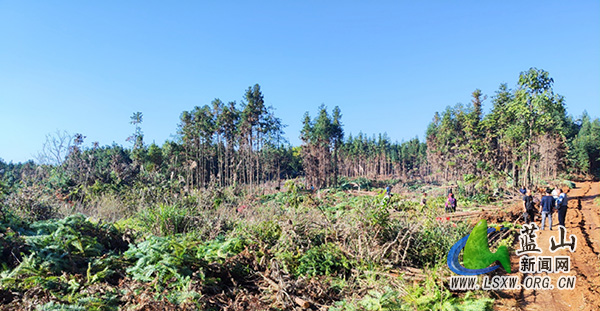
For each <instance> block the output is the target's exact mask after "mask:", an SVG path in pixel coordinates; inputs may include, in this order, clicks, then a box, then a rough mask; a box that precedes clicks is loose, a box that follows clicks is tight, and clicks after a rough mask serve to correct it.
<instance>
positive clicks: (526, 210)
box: [523, 189, 535, 224]
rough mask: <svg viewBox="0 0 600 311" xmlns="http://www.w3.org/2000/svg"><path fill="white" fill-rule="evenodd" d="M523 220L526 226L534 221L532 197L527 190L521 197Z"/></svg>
mask: <svg viewBox="0 0 600 311" xmlns="http://www.w3.org/2000/svg"><path fill="white" fill-rule="evenodd" d="M523 220H524V221H525V223H526V224H527V223H529V222H534V221H535V205H534V204H533V196H532V195H531V190H529V189H527V191H526V192H525V195H524V196H523Z"/></svg>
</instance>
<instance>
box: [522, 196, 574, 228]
mask: <svg viewBox="0 0 600 311" xmlns="http://www.w3.org/2000/svg"><path fill="white" fill-rule="evenodd" d="M519 191H520V192H521V193H522V194H523V220H524V221H525V223H530V222H534V221H535V214H537V212H538V209H539V211H540V212H541V216H542V219H541V220H542V230H545V229H544V228H545V224H546V219H548V222H549V227H550V230H552V214H553V213H554V212H558V223H559V225H561V226H564V225H565V217H566V215H567V194H566V193H564V192H563V191H562V189H561V188H560V187H558V186H555V187H554V189H551V188H550V187H547V188H546V189H545V191H542V192H543V193H542V194H541V198H538V197H534V196H533V194H532V192H531V189H527V188H525V187H522V188H521V189H520V190H519ZM536 205H538V206H539V208H538V207H536Z"/></svg>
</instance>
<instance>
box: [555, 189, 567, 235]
mask: <svg viewBox="0 0 600 311" xmlns="http://www.w3.org/2000/svg"><path fill="white" fill-rule="evenodd" d="M556 209H557V210H558V224H559V225H561V226H563V227H564V226H565V216H567V194H566V193H564V192H563V191H562V189H560V188H559V189H558V199H557V200H556Z"/></svg>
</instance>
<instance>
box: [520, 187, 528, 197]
mask: <svg viewBox="0 0 600 311" xmlns="http://www.w3.org/2000/svg"><path fill="white" fill-rule="evenodd" d="M519 192H521V194H522V195H526V193H527V188H525V186H522V187H521V189H519Z"/></svg>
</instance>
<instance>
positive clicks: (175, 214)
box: [138, 203, 190, 236]
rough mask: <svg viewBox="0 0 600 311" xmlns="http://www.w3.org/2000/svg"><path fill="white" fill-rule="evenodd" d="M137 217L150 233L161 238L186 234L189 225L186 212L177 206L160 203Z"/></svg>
mask: <svg viewBox="0 0 600 311" xmlns="http://www.w3.org/2000/svg"><path fill="white" fill-rule="evenodd" d="M138 217H139V218H140V220H141V221H142V223H143V225H144V226H145V227H147V228H150V230H151V231H152V233H154V234H157V235H161V236H167V235H172V234H176V233H183V232H186V231H187V230H188V226H189V225H190V221H189V218H188V210H187V209H186V208H184V207H182V206H181V205H179V204H162V203H160V204H158V206H156V207H154V208H150V209H145V210H142V211H141V212H140V213H138Z"/></svg>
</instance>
